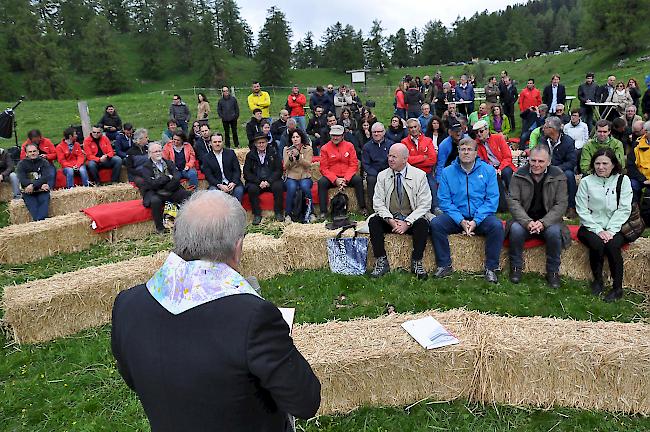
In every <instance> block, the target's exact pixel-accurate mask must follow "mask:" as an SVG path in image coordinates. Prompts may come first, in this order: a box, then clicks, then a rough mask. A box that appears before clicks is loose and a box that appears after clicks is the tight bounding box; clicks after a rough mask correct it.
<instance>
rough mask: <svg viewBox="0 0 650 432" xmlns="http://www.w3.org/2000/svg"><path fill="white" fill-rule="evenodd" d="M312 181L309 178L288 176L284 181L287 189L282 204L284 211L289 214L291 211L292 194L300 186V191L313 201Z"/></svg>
mask: <svg viewBox="0 0 650 432" xmlns="http://www.w3.org/2000/svg"><path fill="white" fill-rule="evenodd" d="M313 184H314V183H313V182H312V180H311V178H305V179H300V180H295V179H292V178H288V179H286V180H285V182H284V187H285V188H286V189H287V199H286V202H285V204H284V207H285V213H286V214H288V215H290V214H291V211H292V210H293V198H294V195H295V194H296V190H298V188H299V187H300V189H301V190H302V192H303V193H304V194H305V196H306V197H307V198H309V199H310V200H312V201H313V198H312V196H311V187H312V185H313Z"/></svg>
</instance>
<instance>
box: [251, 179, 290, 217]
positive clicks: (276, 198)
mask: <svg viewBox="0 0 650 432" xmlns="http://www.w3.org/2000/svg"><path fill="white" fill-rule="evenodd" d="M246 191H247V192H248V198H249V199H250V200H251V207H253V215H254V216H262V209H261V208H260V194H261V193H264V192H271V193H272V194H273V212H274V213H275V214H278V213H282V212H283V210H284V206H283V202H282V198H284V183H282V180H275V181H274V182H271V185H270V186H269V187H267V188H264V189H262V188H260V186H259V185H256V184H255V183H246Z"/></svg>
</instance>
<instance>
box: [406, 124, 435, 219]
mask: <svg viewBox="0 0 650 432" xmlns="http://www.w3.org/2000/svg"><path fill="white" fill-rule="evenodd" d="M406 126H407V127H408V136H407V137H406V138H404V139H403V140H402V144H404V145H405V146H406V148H407V149H408V151H409V158H408V163H409V165H413V166H414V167H415V168H419V169H421V170H422V171H424V172H425V174H426V175H427V181H428V183H429V188H430V189H431V212H432V213H433V212H435V211H436V209H437V207H438V185H437V183H436V181H435V175H436V171H435V168H436V162H437V161H438V153H437V152H436V148H435V146H434V145H433V140H432V139H431V138H429V137H427V136H424V134H422V129H421V128H420V122H419V120H418V119H416V118H410V119H408V120H407V121H406Z"/></svg>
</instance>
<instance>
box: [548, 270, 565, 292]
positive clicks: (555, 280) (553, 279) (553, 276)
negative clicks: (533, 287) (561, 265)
mask: <svg viewBox="0 0 650 432" xmlns="http://www.w3.org/2000/svg"><path fill="white" fill-rule="evenodd" d="M546 282H547V283H548V286H550V287H551V288H553V289H558V288H559V287H560V284H561V283H562V281H561V279H560V274H559V273H557V272H551V273H547V274H546Z"/></svg>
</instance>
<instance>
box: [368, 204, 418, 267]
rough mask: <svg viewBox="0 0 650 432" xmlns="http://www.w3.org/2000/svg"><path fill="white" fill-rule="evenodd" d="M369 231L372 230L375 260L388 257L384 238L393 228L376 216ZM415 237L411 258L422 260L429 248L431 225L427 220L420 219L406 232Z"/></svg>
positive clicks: (369, 223) (369, 222) (371, 239)
mask: <svg viewBox="0 0 650 432" xmlns="http://www.w3.org/2000/svg"><path fill="white" fill-rule="evenodd" d="M368 229H369V230H370V243H371V244H372V252H373V254H374V256H375V258H379V257H383V256H386V249H385V247H384V238H385V236H386V233H390V232H392V231H393V229H392V227H391V226H390V224H389V223H388V222H386V221H385V220H384V219H383V218H382V217H381V216H379V215H374V216H373V217H371V218H370V221H368ZM406 234H410V235H411V236H412V237H413V253H412V254H411V258H413V259H414V260H417V261H419V260H421V259H422V257H423V256H424V248H425V247H426V246H427V239H428V238H429V223H428V222H427V220H426V219H424V218H420V219H418V220H416V221H415V222H413V225H411V227H410V228H409V229H408V230H407V231H406Z"/></svg>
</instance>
